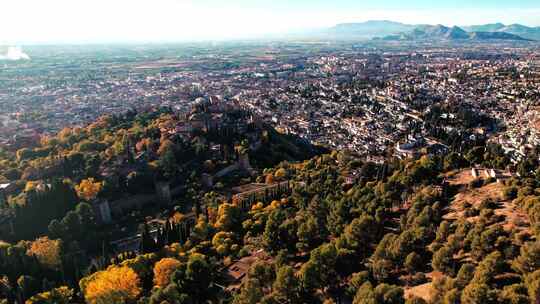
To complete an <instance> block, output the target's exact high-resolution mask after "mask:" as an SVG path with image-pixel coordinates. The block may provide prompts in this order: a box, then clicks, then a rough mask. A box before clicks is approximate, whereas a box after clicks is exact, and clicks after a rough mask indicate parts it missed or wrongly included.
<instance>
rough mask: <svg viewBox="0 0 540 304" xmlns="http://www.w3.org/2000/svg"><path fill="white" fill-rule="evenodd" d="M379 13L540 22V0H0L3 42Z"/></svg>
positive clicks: (234, 29)
mask: <svg viewBox="0 0 540 304" xmlns="http://www.w3.org/2000/svg"><path fill="white" fill-rule="evenodd" d="M383 19H384V20H393V21H400V22H404V23H413V24H417V23H429V24H445V25H472V24H483V23H492V22H503V23H505V24H511V23H521V24H524V25H529V26H540V1H539V0H506V1H501V0H457V1H444V0H442V1H441V0H438V1H437V0H435V1H434V0H264V1H263V0H0V45H1V44H32V43H85V42H145V41H148V42H160V41H185V40H223V39H239V38H240V39H242V38H254V37H261V36H265V35H270V34H281V33H286V32H295V31H302V30H306V29H314V28H324V27H330V26H333V25H335V24H338V23H344V22H362V21H367V20H383Z"/></svg>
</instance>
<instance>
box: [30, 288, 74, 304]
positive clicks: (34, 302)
mask: <svg viewBox="0 0 540 304" xmlns="http://www.w3.org/2000/svg"><path fill="white" fill-rule="evenodd" d="M72 299H73V289H71V288H69V287H67V286H62V287H58V288H55V289H53V290H51V291H46V292H42V293H38V294H37V295H35V296H33V297H31V298H30V299H28V300H26V302H25V304H69V303H72V302H71V300H72Z"/></svg>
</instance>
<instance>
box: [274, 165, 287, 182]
mask: <svg viewBox="0 0 540 304" xmlns="http://www.w3.org/2000/svg"><path fill="white" fill-rule="evenodd" d="M287 175H288V173H287V170H285V169H283V168H280V169H278V170H277V171H276V173H275V174H274V177H275V178H276V179H277V180H280V181H281V180H284V179H285V178H286V177H287Z"/></svg>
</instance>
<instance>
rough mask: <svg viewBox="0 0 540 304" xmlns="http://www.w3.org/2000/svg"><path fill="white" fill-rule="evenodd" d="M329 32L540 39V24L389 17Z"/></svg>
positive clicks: (390, 36)
mask: <svg viewBox="0 0 540 304" xmlns="http://www.w3.org/2000/svg"><path fill="white" fill-rule="evenodd" d="M327 33H328V34H331V35H333V36H336V37H342V38H367V39H369V38H376V39H382V40H417V39H423V40H427V39H430V40H433V39H436V40H438V39H443V40H491V39H499V40H540V27H527V26H524V25H520V24H512V25H504V24H502V23H495V24H485V25H473V26H464V27H458V26H454V27H446V26H444V25H427V24H405V23H400V22H394V21H387V20H372V21H367V22H362V23H343V24H338V25H336V26H334V27H332V28H330V29H328V30H327Z"/></svg>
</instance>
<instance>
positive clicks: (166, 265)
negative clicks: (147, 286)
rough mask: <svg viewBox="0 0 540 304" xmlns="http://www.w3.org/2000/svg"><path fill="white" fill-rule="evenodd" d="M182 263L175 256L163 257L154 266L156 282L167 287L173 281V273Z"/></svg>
mask: <svg viewBox="0 0 540 304" xmlns="http://www.w3.org/2000/svg"><path fill="white" fill-rule="evenodd" d="M181 265H182V263H181V262H180V261H179V260H177V259H174V258H163V259H161V260H159V262H157V263H156V265H155V266H154V284H155V285H156V286H158V287H166V286H167V285H169V283H170V281H171V275H172V274H173V273H174V272H175V271H176V270H177V269H178V268H179V267H180V266H181Z"/></svg>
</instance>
